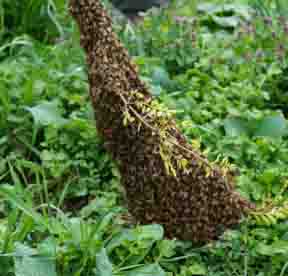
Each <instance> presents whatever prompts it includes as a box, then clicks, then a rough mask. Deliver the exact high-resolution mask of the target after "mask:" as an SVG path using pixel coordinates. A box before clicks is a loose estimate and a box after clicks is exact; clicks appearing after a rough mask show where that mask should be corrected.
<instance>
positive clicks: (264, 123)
mask: <svg viewBox="0 0 288 276" xmlns="http://www.w3.org/2000/svg"><path fill="white" fill-rule="evenodd" d="M286 130H287V121H286V120H285V118H284V117H283V116H282V115H272V116H267V117H265V118H263V119H262V120H261V121H260V122H258V126H257V128H256V129H255V131H254V136H268V137H281V136H283V135H284V134H285V133H286Z"/></svg>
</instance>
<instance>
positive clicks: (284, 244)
mask: <svg viewBox="0 0 288 276" xmlns="http://www.w3.org/2000/svg"><path fill="white" fill-rule="evenodd" d="M256 251H257V252H258V253H259V254H261V255H265V256H275V255H278V254H281V255H284V256H287V255H288V241H283V240H282V241H281V240H280V241H276V242H274V243H272V244H271V245H267V244H264V243H260V244H259V245H258V246H257V247H256Z"/></svg>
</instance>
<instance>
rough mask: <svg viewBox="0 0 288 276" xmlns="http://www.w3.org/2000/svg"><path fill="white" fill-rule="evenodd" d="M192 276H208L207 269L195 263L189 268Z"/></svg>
mask: <svg viewBox="0 0 288 276" xmlns="http://www.w3.org/2000/svg"><path fill="white" fill-rule="evenodd" d="M189 273H191V275H207V269H206V267H205V266H204V265H203V264H200V263H195V264H193V265H191V266H190V267H189Z"/></svg>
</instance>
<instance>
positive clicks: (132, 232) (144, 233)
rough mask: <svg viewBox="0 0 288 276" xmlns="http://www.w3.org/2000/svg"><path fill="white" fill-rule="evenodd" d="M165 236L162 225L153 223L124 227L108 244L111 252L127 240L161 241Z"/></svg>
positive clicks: (108, 249)
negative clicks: (133, 227) (132, 227)
mask: <svg viewBox="0 0 288 276" xmlns="http://www.w3.org/2000/svg"><path fill="white" fill-rule="evenodd" d="M163 236H164V230H163V227H162V226H161V225H158V224H152V225H144V226H139V227H137V228H135V229H129V230H127V229H124V230H123V231H122V232H121V233H119V234H118V235H116V236H115V237H114V238H113V239H112V240H111V241H110V242H109V243H108V245H107V247H106V248H107V251H108V252H111V251H112V250H113V249H114V248H116V247H118V246H119V245H121V244H122V243H123V242H125V241H136V240H138V241H139V240H150V241H159V240H162V239H163Z"/></svg>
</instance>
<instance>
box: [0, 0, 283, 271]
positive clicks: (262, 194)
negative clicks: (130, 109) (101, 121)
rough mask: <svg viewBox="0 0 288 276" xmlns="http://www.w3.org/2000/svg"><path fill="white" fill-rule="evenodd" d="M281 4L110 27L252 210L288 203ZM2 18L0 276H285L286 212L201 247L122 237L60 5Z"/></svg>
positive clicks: (163, 15) (173, 12)
mask: <svg viewBox="0 0 288 276" xmlns="http://www.w3.org/2000/svg"><path fill="white" fill-rule="evenodd" d="M284 2H285V1H281V0H279V1H273V3H272V1H257V0H254V1H248V0H247V1H240V0H239V1H223V0H221V1H210V2H206V1H205V2H204V3H202V2H201V3H198V9H197V14H196V10H195V6H194V5H193V4H195V3H194V2H193V1H188V0H187V1H182V2H181V1H180V2H178V1H177V3H176V2H175V1H174V3H172V4H171V5H172V6H171V7H170V8H168V9H167V10H165V11H160V12H159V11H156V10H153V11H151V12H150V13H149V14H148V15H147V16H146V17H145V19H144V21H143V22H142V23H141V24H139V25H137V26H133V25H131V24H125V19H123V18H122V17H121V16H119V14H116V15H115V18H114V19H115V26H114V27H115V31H116V32H117V33H118V35H119V37H120V38H121V40H122V41H123V43H124V44H125V46H126V47H127V48H128V49H129V51H130V53H131V55H132V56H133V59H134V60H135V62H136V63H137V64H138V65H139V67H140V72H141V77H142V78H143V79H144V80H145V81H146V82H147V84H148V85H149V86H150V89H151V91H152V92H153V95H154V96H155V97H158V98H159V100H161V101H162V102H163V103H165V104H166V105H168V106H169V107H170V108H171V109H175V110H176V111H177V113H176V116H177V120H178V124H179V126H180V127H181V128H182V130H183V132H184V133H185V134H186V135H187V137H188V138H189V139H190V141H191V143H193V145H194V146H195V147H199V148H201V149H202V150H203V151H205V152H206V154H207V156H208V158H209V159H210V160H211V162H213V161H218V162H222V164H224V165H225V164H226V165H227V166H228V165H229V166H231V165H234V166H235V168H237V169H235V174H236V175H237V177H236V181H235V186H236V187H237V189H238V190H239V192H240V193H242V194H243V195H244V196H246V197H247V198H249V199H250V200H252V201H254V202H255V203H256V204H257V205H258V206H262V205H265V206H269V205H273V206H274V205H275V206H277V205H279V206H282V205H285V204H286V201H287V191H286V188H287V186H288V180H287V177H288V170H287V167H288V139H287V136H288V127H287V114H288V111H287V105H288V79H287V72H288V67H287V45H288V44H287V37H288V36H287V34H288V18H287V14H288V13H287V8H286V5H285V3H284ZM106 4H107V5H108V6H109V3H106ZM173 5H174V6H173ZM0 11H1V12H0V22H1V25H0V26H1V36H0V41H1V46H0V59H1V62H0V87H1V93H0V156H1V159H0V183H1V185H0V218H1V220H0V250H1V254H0V264H1V266H0V272H1V275H3V276H6V275H16V276H20V275H21V276H30V275H48V276H50V275H52V276H54V275H98V276H111V275H125V276H126V275H128V276H130V275H131V276H142V275H151V276H152V275H155V276H162V275H177V276H188V275H189V276H190V275H213V276H222V275H223V276H224V275H229V276H230V275H257V276H266V275H267V276H268V275H273V276H274V275H280V276H284V275H286V274H287V273H288V262H287V254H288V224H287V217H288V212H287V213H286V215H285V214H284V215H283V216H282V217H281V218H279V217H276V216H272V217H271V216H270V217H269V216H264V217H263V216H262V219H261V220H260V221H255V220H253V219H252V218H247V219H245V220H243V222H242V223H241V224H240V225H239V226H237V227H235V229H232V230H231V231H227V232H226V233H225V234H224V235H223V236H222V237H221V239H220V240H219V241H217V242H214V243H211V244H208V245H204V246H199V245H193V244H191V243H190V242H187V241H186V242H183V241H174V240H172V241H169V240H165V239H163V229H162V227H161V226H159V225H149V226H135V225H133V224H131V223H130V218H129V215H127V213H126V209H125V202H124V201H123V191H122V188H121V187H120V185H119V174H118V171H117V169H116V166H115V164H113V162H112V161H111V159H110V157H109V156H107V154H106V153H105V151H104V149H103V144H102V141H101V139H100V138H99V137H98V136H97V133H96V130H95V127H94V126H95V123H94V118H93V112H92V109H91V106H90V102H89V97H88V84H87V74H86V67H85V62H84V55H83V52H82V50H81V48H80V47H79V34H78V30H77V28H76V25H75V23H74V22H73V21H72V20H71V18H70V17H69V15H68V13H67V3H66V1H64V0H58V1H55V0H54V1H52V0H49V1H48V0H47V1H46V0H45V1H36V0H35V1H33V0H25V1H24V0H22V1H6V0H3V1H1V9H0ZM112 13H115V11H112ZM196 15H197V17H196V19H194V17H195V16H196Z"/></svg>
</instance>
